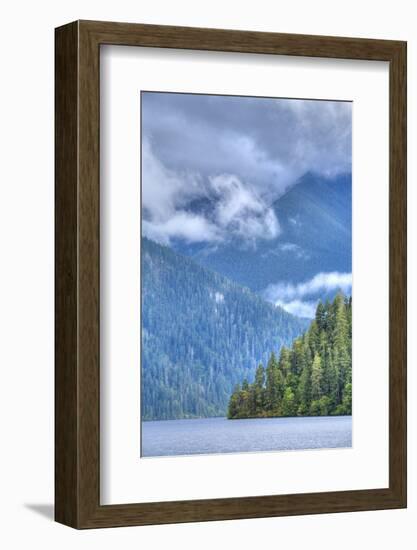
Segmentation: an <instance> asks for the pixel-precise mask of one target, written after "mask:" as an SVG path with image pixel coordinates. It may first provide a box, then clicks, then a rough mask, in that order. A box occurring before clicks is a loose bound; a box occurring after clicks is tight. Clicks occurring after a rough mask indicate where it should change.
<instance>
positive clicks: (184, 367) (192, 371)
mask: <svg viewBox="0 0 417 550" xmlns="http://www.w3.org/2000/svg"><path fill="white" fill-rule="evenodd" d="M141 271H142V349H141V354H142V384H141V386H142V389H141V403H142V405H141V406H142V417H143V418H144V419H145V420H162V419H173V418H192V417H208V416H225V415H226V413H227V409H228V403H229V398H230V394H231V392H232V391H233V388H234V387H235V386H236V384H237V383H241V387H239V395H240V394H241V395H240V397H239V400H236V399H234V400H231V403H229V416H234V415H235V414H238V413H237V411H239V414H241V413H242V411H247V412H245V414H249V410H252V409H254V408H256V409H257V410H258V409H259V410H263V409H264V408H266V407H267V403H268V399H269V400H270V402H271V399H273V402H275V401H276V399H277V396H278V397H280V396H281V393H280V392H281V389H280V388H281V386H282V384H283V381H280V377H281V372H277V371H275V370H274V376H275V378H276V380H275V382H274V388H277V391H278V393H277V396H275V394H274V396H273V397H271V396H270V395H269V396H268V395H267V394H266V392H265V390H264V386H265V383H266V377H267V376H270V375H271V373H269V374H268V372H269V371H268V369H265V370H264V367H263V366H262V367H261V368H260V369H258V371H256V369H257V367H258V365H259V363H260V362H262V364H266V363H267V361H268V356H269V353H270V351H271V350H273V349H275V350H276V352H277V353H278V352H279V350H280V349H281V347H282V346H283V345H290V344H291V342H292V341H293V340H294V338H296V337H297V336H298V335H299V334H301V333H302V332H303V331H304V330H305V329H306V328H307V325H308V323H307V322H306V321H305V320H302V319H299V318H297V317H294V316H293V315H290V314H289V313H287V312H286V311H284V310H283V309H282V308H279V307H275V306H273V305H272V304H270V303H268V302H265V301H264V300H262V299H261V298H260V297H259V296H257V295H256V294H254V293H253V292H251V291H249V290H248V289H247V288H244V287H242V286H240V285H238V284H235V283H233V282H232V281H230V280H229V279H227V278H225V277H222V276H221V275H219V274H218V273H215V272H213V271H210V270H208V269H205V268H203V267H201V266H200V265H198V264H196V263H195V262H193V261H192V260H191V259H190V258H187V257H185V256H182V255H180V254H177V253H175V252H174V251H173V250H171V249H169V248H167V247H164V246H161V245H159V244H157V243H154V242H153V241H151V240H149V239H146V238H143V239H142V270H141ZM275 361H276V360H275ZM290 368H291V367H290V364H289V363H288V365H287V367H286V369H290ZM265 371H267V372H265ZM255 372H257V374H256V380H257V382H256V384H257V385H256V387H253V386H252V385H251V387H249V384H248V380H250V381H252V380H253V379H254V375H255ZM244 379H246V380H244ZM274 391H275V389H274ZM242 414H243V413H242Z"/></svg>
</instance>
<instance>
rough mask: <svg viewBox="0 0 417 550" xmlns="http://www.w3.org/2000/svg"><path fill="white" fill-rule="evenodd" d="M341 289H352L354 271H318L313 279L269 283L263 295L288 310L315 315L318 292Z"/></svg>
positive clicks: (305, 315)
mask: <svg viewBox="0 0 417 550" xmlns="http://www.w3.org/2000/svg"><path fill="white" fill-rule="evenodd" d="M337 290H341V291H342V292H344V293H349V292H351V290H352V273H339V272H338V271H332V272H329V273H317V275H315V276H314V277H313V278H312V279H309V280H308V281H305V282H303V283H298V284H293V283H287V282H279V283H277V284H273V285H269V286H268V287H267V288H266V289H265V290H264V291H263V293H262V294H263V296H264V298H265V299H266V300H268V301H270V302H272V303H274V304H275V305H279V306H281V307H283V308H284V309H285V310H286V311H288V312H290V313H293V314H295V315H300V316H301V317H309V318H312V317H314V312H315V307H316V304H317V301H318V296H317V295H318V294H326V293H329V292H334V291H337Z"/></svg>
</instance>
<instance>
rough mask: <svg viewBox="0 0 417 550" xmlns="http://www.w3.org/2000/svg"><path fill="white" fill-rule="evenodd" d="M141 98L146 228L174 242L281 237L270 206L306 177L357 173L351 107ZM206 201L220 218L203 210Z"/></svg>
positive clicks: (307, 102) (330, 103)
mask: <svg viewBox="0 0 417 550" xmlns="http://www.w3.org/2000/svg"><path fill="white" fill-rule="evenodd" d="M141 98H142V136H143V142H142V193H143V207H144V217H143V219H144V220H145V222H146V223H145V224H144V228H145V229H146V231H149V232H152V233H153V234H154V235H160V238H161V239H165V240H166V241H168V242H169V239H171V238H176V237H178V238H183V239H186V240H191V241H193V242H196V241H201V242H207V243H212V242H220V241H221V240H222V239H225V238H238V239H240V241H241V242H242V243H244V242H246V243H249V244H251V245H256V241H257V240H259V239H273V238H275V237H276V236H277V235H278V234H279V233H280V227H279V223H278V220H277V218H276V216H275V213H274V211H273V210H272V209H271V208H269V206H270V205H271V204H272V203H273V202H274V201H275V200H277V199H278V198H279V197H280V196H282V194H283V193H284V192H285V191H286V190H287V189H289V188H290V187H291V186H292V185H294V184H295V183H296V182H297V181H298V180H299V178H300V177H301V176H302V175H303V174H305V173H306V172H309V171H310V172H315V173H318V174H320V175H322V176H324V177H333V176H335V175H337V174H340V173H345V172H350V170H351V141H352V138H351V103H349V102H335V101H312V100H291V99H267V98H250V97H246V98H242V97H240V98H239V97H232V96H212V95H198V94H177V93H158V92H144V93H142V95H141ZM229 187H230V188H229ZM202 199H205V200H209V201H211V205H212V207H211V211H209V212H208V211H204V212H202V211H201V209H200V203H201V200H202ZM190 215H191V216H192V217H190ZM180 221H184V222H185V228H184V230H183V231H180V230H179V228H178V224H179V222H180ZM293 221H294V223H296V224H298V223H299V221H298V220H297V219H295V218H294V220H293ZM213 225H215V226H216V227H215V228H213V227H212V226H213ZM193 226H196V227H197V231H196V235H194V236H193V235H191V230H192V227H193ZM227 232H228V235H227V237H226V233H227ZM149 235H150V233H149Z"/></svg>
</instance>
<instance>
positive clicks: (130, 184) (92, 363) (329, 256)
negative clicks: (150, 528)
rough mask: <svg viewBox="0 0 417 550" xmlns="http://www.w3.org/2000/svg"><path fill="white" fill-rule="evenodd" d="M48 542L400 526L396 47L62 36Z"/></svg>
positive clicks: (236, 34) (122, 29) (182, 30)
mask: <svg viewBox="0 0 417 550" xmlns="http://www.w3.org/2000/svg"><path fill="white" fill-rule="evenodd" d="M55 374H56V392H55V395H56V442H55V449H56V502H55V509H56V520H57V521H59V522H61V523H64V524H66V525H69V526H72V527H75V528H99V527H116V526H125V525H144V524H157V523H175V522H190V521H208V520H224V519H235V518H255V517H266V516H285V515H296V514H318V513H329V512H348V511H361V510H379V509H387V508H404V507H405V506H406V43H405V42H399V41H385V40H371V39H358V38H336V37H326V36H306V35H291V34H275V33H258V32H248V31H230V30H218V29H198V28H186V27H167V26H154V25H140V24H123V23H110V22H92V21H77V22H74V23H70V24H68V25H65V26H63V27H59V28H58V29H56V373H55Z"/></svg>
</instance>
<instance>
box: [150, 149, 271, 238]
mask: <svg viewBox="0 0 417 550" xmlns="http://www.w3.org/2000/svg"><path fill="white" fill-rule="evenodd" d="M142 154H143V156H142V167H143V172H142V174H143V179H144V181H143V185H142V188H143V192H142V206H143V209H144V212H145V215H144V220H143V232H144V234H145V235H146V236H148V237H150V238H151V239H154V240H156V241H159V242H162V243H164V244H169V242H170V240H171V239H175V238H181V239H183V240H185V241H186V242H189V243H193V242H208V243H210V242H213V243H215V242H222V241H225V240H227V239H230V238H233V237H239V238H241V239H242V240H243V241H245V242H253V243H254V242H255V241H256V240H257V239H274V238H275V237H277V236H278V235H279V233H280V226H279V223H278V219H277V217H276V215H275V212H274V210H273V209H272V208H270V207H268V206H267V205H266V204H265V202H264V201H263V200H262V199H261V198H260V197H259V196H257V195H256V193H255V191H254V190H253V188H251V187H250V186H249V185H247V184H245V183H244V182H243V181H241V180H240V179H239V178H238V177H237V176H235V175H231V174H222V175H218V176H212V177H209V178H208V179H203V178H201V177H200V176H198V175H195V174H191V173H185V172H184V173H179V172H175V171H173V170H169V169H167V168H166V167H165V166H164V165H163V164H162V163H161V161H160V160H159V159H157V158H156V156H155V155H154V154H153V152H152V149H151V147H150V145H149V143H148V142H146V141H145V142H144V146H143V153H142ZM199 199H209V200H210V205H211V208H209V209H206V210H207V211H203V212H196V211H193V212H191V211H189V210H187V208H186V207H187V204H189V203H190V202H191V201H193V200H199ZM203 210H204V209H203Z"/></svg>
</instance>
